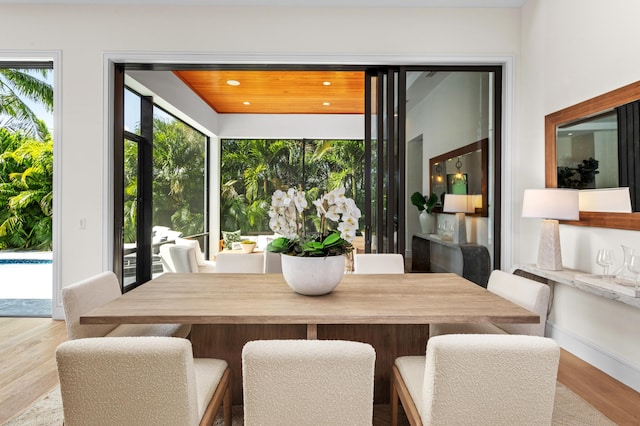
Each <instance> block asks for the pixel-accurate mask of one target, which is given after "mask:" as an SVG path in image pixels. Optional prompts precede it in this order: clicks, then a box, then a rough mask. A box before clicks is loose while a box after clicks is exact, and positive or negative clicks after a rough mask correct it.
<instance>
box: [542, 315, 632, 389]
mask: <svg viewBox="0 0 640 426" xmlns="http://www.w3.org/2000/svg"><path fill="white" fill-rule="evenodd" d="M546 335H547V337H551V338H552V339H553V340H555V341H556V342H558V344H559V345H560V347H561V348H563V349H565V350H567V351H568V352H571V353H572V354H574V355H575V356H577V357H578V358H581V359H582V360H584V361H586V362H588V363H589V364H591V365H593V366H594V367H596V368H598V369H599V370H602V371H604V372H605V373H607V374H608V375H609V376H611V377H613V378H614V379H616V380H618V381H620V382H622V383H624V384H625V385H627V386H629V387H631V388H633V389H635V390H636V391H637V392H640V368H639V367H638V366H636V365H633V364H632V363H630V362H629V361H628V360H625V359H622V358H620V357H619V356H617V355H614V354H612V353H610V352H608V351H607V350H606V349H604V348H602V347H599V346H597V345H595V344H593V343H592V342H588V341H585V340H583V339H582V338H581V337H579V336H576V335H575V334H573V333H571V332H568V331H567V330H564V329H562V328H561V327H558V326H556V325H555V324H553V323H552V322H549V321H547V327H546Z"/></svg>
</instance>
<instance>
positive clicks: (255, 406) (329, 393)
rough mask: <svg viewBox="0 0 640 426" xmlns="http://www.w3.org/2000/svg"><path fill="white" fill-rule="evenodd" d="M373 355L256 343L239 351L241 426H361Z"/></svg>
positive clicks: (354, 348) (325, 346)
mask: <svg viewBox="0 0 640 426" xmlns="http://www.w3.org/2000/svg"><path fill="white" fill-rule="evenodd" d="M374 364H375V351H374V350H373V348H372V347H371V345H369V344H366V343H360V342H347V341H340V340H259V341H252V342H248V343H247V344H246V345H245V346H244V348H243V350H242V377H243V379H242V380H243V386H242V388H243V395H244V421H245V423H244V424H245V425H247V426H253V425H258V424H259V425H265V426H267V425H274V426H275V425H293V424H308V425H338V424H340V425H354V426H355V425H367V426H371V424H372V421H373V377H374V376H373V374H374Z"/></svg>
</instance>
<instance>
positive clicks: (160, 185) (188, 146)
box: [152, 108, 208, 274]
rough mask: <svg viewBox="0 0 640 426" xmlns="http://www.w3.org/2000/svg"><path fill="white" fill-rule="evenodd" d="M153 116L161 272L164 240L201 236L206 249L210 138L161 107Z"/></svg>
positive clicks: (157, 269) (156, 267)
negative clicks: (161, 251) (161, 250)
mask: <svg viewBox="0 0 640 426" xmlns="http://www.w3.org/2000/svg"><path fill="white" fill-rule="evenodd" d="M153 116H154V119H153V229H152V232H153V238H152V250H153V256H152V259H153V265H152V272H153V274H158V273H161V272H162V265H161V263H160V258H159V255H158V251H159V245H161V244H162V243H164V242H166V241H172V240H173V239H175V238H176V236H178V235H179V234H182V236H183V237H191V236H198V237H197V238H198V240H199V242H200V247H201V248H202V249H203V250H204V249H205V248H206V244H207V242H208V240H207V239H206V238H205V235H204V233H205V231H206V227H205V219H206V216H207V214H206V192H205V191H206V182H207V168H206V163H205V161H206V144H207V137H206V135H204V134H203V133H201V132H199V131H197V130H195V129H194V128H193V127H191V126H188V125H187V124H185V123H184V122H182V121H180V120H178V119H176V118H175V117H173V116H171V115H169V114H167V113H166V112H164V111H163V110H161V109H160V108H154V112H153Z"/></svg>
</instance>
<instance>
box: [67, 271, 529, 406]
mask: <svg viewBox="0 0 640 426" xmlns="http://www.w3.org/2000/svg"><path fill="white" fill-rule="evenodd" d="M539 320H540V319H539V317H538V315H537V314H535V313H533V312H530V311H528V310H526V309H524V308H522V307H520V306H518V305H516V304H514V303H512V302H510V301H508V300H505V299H503V298H501V297H499V296H497V295H495V294H493V293H491V292H489V291H487V290H486V289H484V288H482V287H480V286H478V285H476V284H474V283H472V282H471V281H468V280H466V279H464V278H462V277H460V276H458V275H455V274H450V273H431V274H389V275H386V274H383V275H355V274H347V275H345V276H344V278H343V280H342V281H341V283H340V284H339V285H338V287H337V288H336V289H335V290H334V291H333V292H331V293H330V294H327V295H324V296H314V297H310V296H303V295H300V294H297V293H295V292H294V291H293V290H291V289H290V288H289V287H288V286H287V284H286V282H285V281H284V279H283V277H282V275H281V274H209V273H202V274H198V273H192V274H178V273H176V274H172V273H166V274H163V275H161V276H160V277H158V278H156V279H153V280H152V281H150V282H148V283H146V284H144V285H142V286H140V287H138V288H136V289H134V290H132V291H130V292H128V293H125V294H123V295H122V296H121V297H119V298H117V299H115V300H113V301H112V302H109V303H107V304H105V305H103V306H100V307H98V308H96V309H93V310H91V311H89V312H87V313H85V314H83V315H82V316H81V317H80V323H81V324H151V323H183V324H192V330H191V342H192V344H193V351H194V356H196V357H212V358H221V359H225V360H227V362H228V363H229V365H230V367H231V370H232V372H233V375H234V382H233V389H234V390H233V393H234V395H233V397H234V403H239V402H240V401H241V399H242V378H241V372H242V364H241V352H242V347H243V346H244V344H245V343H246V342H248V341H250V340H257V339H344V340H355V341H362V342H367V343H370V344H371V345H372V346H373V347H374V349H375V350H376V378H375V401H376V402H377V403H388V401H389V377H390V371H391V366H392V365H393V362H394V360H395V358H396V357H398V356H403V355H424V353H425V350H426V343H427V339H428V337H429V324H430V323H496V324H498V323H535V322H538V321H539Z"/></svg>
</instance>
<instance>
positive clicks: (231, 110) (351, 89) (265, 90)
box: [174, 70, 365, 114]
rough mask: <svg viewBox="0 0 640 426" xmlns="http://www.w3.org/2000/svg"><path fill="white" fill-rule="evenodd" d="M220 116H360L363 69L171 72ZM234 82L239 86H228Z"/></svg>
mask: <svg viewBox="0 0 640 426" xmlns="http://www.w3.org/2000/svg"><path fill="white" fill-rule="evenodd" d="M174 73H175V74H176V75H177V76H178V78H180V79H181V80H182V81H183V82H184V83H185V84H186V85H187V86H189V87H190V88H191V89H192V90H193V91H194V92H195V93H196V94H197V95H198V96H200V98H202V99H203V100H204V101H205V102H206V103H207V104H208V105H209V106H211V108H213V109H214V110H215V111H216V112H218V113H219V114H363V113H364V77H365V76H364V72H362V71H306V70H305V71H297V70H292V71H281V70H277V71H276V70H269V71H232V70H215V71H200V70H198V71H174ZM230 81H235V82H237V83H239V84H237V85H232V84H230V83H229V82H230Z"/></svg>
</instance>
